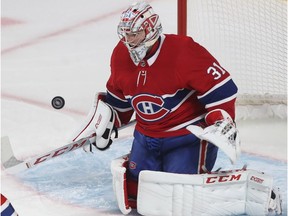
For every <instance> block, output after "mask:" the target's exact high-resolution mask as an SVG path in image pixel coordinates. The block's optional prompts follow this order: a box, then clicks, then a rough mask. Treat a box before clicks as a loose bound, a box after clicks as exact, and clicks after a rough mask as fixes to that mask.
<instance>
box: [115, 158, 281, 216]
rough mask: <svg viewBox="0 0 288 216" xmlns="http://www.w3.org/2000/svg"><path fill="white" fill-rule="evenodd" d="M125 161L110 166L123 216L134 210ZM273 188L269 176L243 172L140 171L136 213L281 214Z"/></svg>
mask: <svg viewBox="0 0 288 216" xmlns="http://www.w3.org/2000/svg"><path fill="white" fill-rule="evenodd" d="M127 161H128V155H125V156H123V157H120V158H117V159H115V160H113V161H112V163H111V172H112V175H113V189H114V193H115V196H116V200H117V202H118V207H119V209H120V210H121V212H122V213H123V214H125V215H126V214H129V213H130V211H131V210H132V208H135V207H136V206H133V205H134V203H133V202H131V200H130V199H129V194H128V193H127V191H129V187H130V185H129V184H128V183H127V182H128V181H127V179H126V165H127ZM272 185H273V179H272V177H271V176H269V175H266V174H264V173H261V172H258V171H255V170H246V169H241V170H229V171H221V172H215V173H207V174H194V175H188V174H174V173H166V172H156V171H141V172H140V176H139V184H138V196H137V211H138V213H140V214H141V215H149V216H152V215H153V216H163V215H165V216H170V215H171V216H172V215H173V216H174V215H177V216H178V215H179V216H184V215H185V216H186V215H187V216H192V215H207V216H212V215H221V216H223V215H241V214H248V215H267V214H268V213H269V212H270V213H271V212H274V213H276V214H281V212H282V210H281V200H280V195H279V192H278V190H272ZM127 188H128V189H127Z"/></svg>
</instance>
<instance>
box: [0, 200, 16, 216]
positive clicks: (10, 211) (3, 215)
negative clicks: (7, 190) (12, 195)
mask: <svg viewBox="0 0 288 216" xmlns="http://www.w3.org/2000/svg"><path fill="white" fill-rule="evenodd" d="M14 212H15V210H14V208H13V206H12V205H11V204H10V203H9V205H8V206H7V208H5V209H4V210H2V212H1V216H11V215H13V214H14Z"/></svg>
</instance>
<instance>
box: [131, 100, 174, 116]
mask: <svg viewBox="0 0 288 216" xmlns="http://www.w3.org/2000/svg"><path fill="white" fill-rule="evenodd" d="M131 103H132V106H133V108H134V110H135V111H136V112H137V114H138V115H139V117H140V118H142V119H143V120H145V121H157V120H159V119H161V118H163V117H164V116H166V115H167V114H168V113H169V112H170V110H168V109H166V108H164V100H163V99H162V98H161V97H159V96H155V95H148V94H141V95H137V96H135V97H133V99H132V100H131Z"/></svg>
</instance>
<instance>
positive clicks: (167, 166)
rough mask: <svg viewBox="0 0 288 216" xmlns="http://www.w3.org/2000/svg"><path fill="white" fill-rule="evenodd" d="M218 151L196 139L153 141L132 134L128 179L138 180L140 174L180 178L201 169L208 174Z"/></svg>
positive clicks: (141, 135) (140, 135)
mask: <svg viewBox="0 0 288 216" xmlns="http://www.w3.org/2000/svg"><path fill="white" fill-rule="evenodd" d="M217 152H218V148H217V147H216V146H215V145H213V144H210V143H207V142H206V141H204V140H203V141H202V140H199V139H198V138H197V137H196V136H195V135H193V134H188V135H184V136H177V137H166V138H153V137H149V136H145V135H143V134H141V133H140V132H139V131H137V130H135V131H134V141H133V144H132V149H131V153H130V157H129V166H128V175H129V178H131V179H134V180H137V179H138V175H139V172H140V171H142V170H152V171H164V172H170V173H181V174H199V173H203V169H202V167H203V165H204V166H205V167H206V169H207V170H208V171H211V170H212V168H213V166H214V164H215V161H216V158H217Z"/></svg>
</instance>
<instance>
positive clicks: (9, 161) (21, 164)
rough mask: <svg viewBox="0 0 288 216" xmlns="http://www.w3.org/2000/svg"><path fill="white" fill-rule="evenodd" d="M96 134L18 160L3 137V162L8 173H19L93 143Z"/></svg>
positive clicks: (7, 139)
mask: <svg viewBox="0 0 288 216" xmlns="http://www.w3.org/2000/svg"><path fill="white" fill-rule="evenodd" d="M135 122H136V120H132V121H130V122H129V123H128V124H126V125H123V126H121V127H119V128H118V130H122V129H124V128H126V127H128V126H131V125H133V124H134V123H135ZM93 136H95V134H92V135H91V136H88V137H84V138H82V139H80V140H78V141H75V142H72V143H69V144H67V145H64V146H62V147H60V148H57V149H54V150H52V151H49V152H47V153H44V154H41V155H38V156H35V157H32V158H30V159H27V160H25V161H21V160H18V159H17V158H16V157H15V156H14V153H13V150H12V147H11V144H10V142H9V138H8V137H7V136H6V137H2V138H1V163H2V166H3V167H4V168H5V170H6V171H7V172H8V173H11V174H13V173H17V172H20V171H24V170H26V169H30V168H32V167H35V166H37V165H39V164H41V163H43V162H45V161H47V160H50V159H52V158H55V157H58V156H61V155H64V154H66V153H68V152H71V151H74V150H76V149H79V148H81V147H84V146H86V145H90V144H92V143H91V142H90V138H91V137H93Z"/></svg>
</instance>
